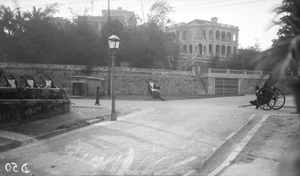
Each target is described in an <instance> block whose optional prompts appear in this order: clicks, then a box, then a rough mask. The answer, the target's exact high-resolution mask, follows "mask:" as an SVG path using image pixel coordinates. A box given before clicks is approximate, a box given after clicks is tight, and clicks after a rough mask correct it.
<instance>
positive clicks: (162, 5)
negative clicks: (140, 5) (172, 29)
mask: <svg viewBox="0 0 300 176" xmlns="http://www.w3.org/2000/svg"><path fill="white" fill-rule="evenodd" d="M172 12H174V10H173V7H171V6H170V5H169V3H168V2H167V1H165V0H160V1H157V2H155V3H154V4H153V5H152V6H151V8H150V11H149V13H148V23H155V24H157V26H158V27H159V28H160V29H162V30H165V27H166V25H168V24H171V22H172V20H171V19H170V18H169V17H168V15H169V14H170V13H172Z"/></svg>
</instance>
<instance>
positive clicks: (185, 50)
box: [182, 45, 187, 54]
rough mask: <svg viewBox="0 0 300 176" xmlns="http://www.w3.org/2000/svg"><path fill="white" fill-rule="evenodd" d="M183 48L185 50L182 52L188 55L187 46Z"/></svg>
mask: <svg viewBox="0 0 300 176" xmlns="http://www.w3.org/2000/svg"><path fill="white" fill-rule="evenodd" d="M182 48H183V49H182V50H183V53H184V54H186V52H187V47H186V45H183V47H182Z"/></svg>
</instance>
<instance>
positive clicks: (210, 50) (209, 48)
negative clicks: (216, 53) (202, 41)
mask: <svg viewBox="0 0 300 176" xmlns="http://www.w3.org/2000/svg"><path fill="white" fill-rule="evenodd" d="M208 52H209V54H212V44H209V45H208Z"/></svg>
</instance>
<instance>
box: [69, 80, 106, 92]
mask: <svg viewBox="0 0 300 176" xmlns="http://www.w3.org/2000/svg"><path fill="white" fill-rule="evenodd" d="M98 86H99V87H100V95H101V96H105V94H106V91H105V90H107V79H105V78H99V77H91V76H81V75H79V76H72V77H71V80H70V85H69V88H70V89H69V90H70V95H71V96H85V97H90V96H96V91H97V87H98Z"/></svg>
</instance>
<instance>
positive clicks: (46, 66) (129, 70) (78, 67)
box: [0, 62, 194, 76]
mask: <svg viewBox="0 0 300 176" xmlns="http://www.w3.org/2000/svg"><path fill="white" fill-rule="evenodd" d="M0 68H21V69H52V70H77V71H82V70H85V69H87V67H86V66H85V65H59V64H34V63H14V62H0ZM91 70H92V71H100V72H107V70H108V67H100V66H95V67H93V68H91ZM115 71H116V72H125V73H130V74H138V73H148V74H152V75H156V74H158V75H159V74H160V75H166V74H167V75H182V76H184V75H186V76H194V74H193V73H192V72H191V71H178V70H164V69H145V68H129V67H115Z"/></svg>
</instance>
